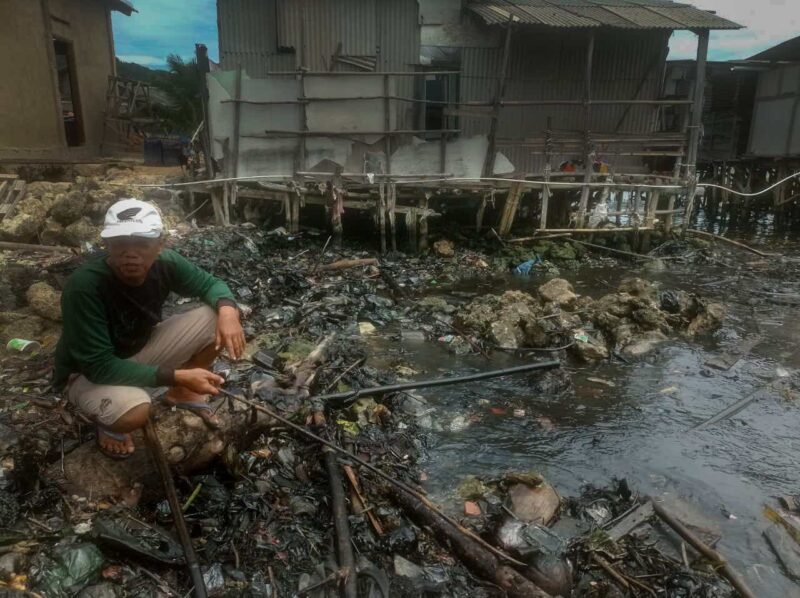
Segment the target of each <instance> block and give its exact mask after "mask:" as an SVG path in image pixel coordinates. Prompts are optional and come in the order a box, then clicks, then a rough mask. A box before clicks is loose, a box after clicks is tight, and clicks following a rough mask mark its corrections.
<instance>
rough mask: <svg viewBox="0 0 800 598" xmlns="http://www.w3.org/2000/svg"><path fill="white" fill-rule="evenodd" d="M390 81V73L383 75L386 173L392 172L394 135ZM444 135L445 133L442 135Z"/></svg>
mask: <svg viewBox="0 0 800 598" xmlns="http://www.w3.org/2000/svg"><path fill="white" fill-rule="evenodd" d="M390 95H391V93H390V81H389V75H384V76H383V130H384V131H385V132H386V134H385V135H384V136H383V151H384V153H385V154H386V174H392V136H391V135H390V134H389V131H391V130H392V105H391V100H390V99H389V96H390ZM442 137H444V135H442Z"/></svg>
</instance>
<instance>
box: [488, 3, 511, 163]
mask: <svg viewBox="0 0 800 598" xmlns="http://www.w3.org/2000/svg"><path fill="white" fill-rule="evenodd" d="M513 21H514V17H513V15H509V17H508V24H507V25H506V42H505V45H504V46H503V62H502V66H501V67H500V76H499V77H498V79H497V89H496V91H495V94H494V106H493V111H492V122H491V124H490V125H489V145H488V146H487V148H486V157H485V158H484V161H483V171H482V174H481V176H482V177H489V176H492V174H494V162H495V158H496V157H497V127H498V124H499V121H500V106H501V103H502V101H503V96H504V95H505V93H506V81H507V74H508V59H509V55H510V54H511V33H512V31H513V27H514V23H513Z"/></svg>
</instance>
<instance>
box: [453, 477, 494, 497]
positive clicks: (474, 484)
mask: <svg viewBox="0 0 800 598" xmlns="http://www.w3.org/2000/svg"><path fill="white" fill-rule="evenodd" d="M488 491H489V489H488V488H487V487H486V484H484V483H483V482H482V481H481V480H479V479H478V478H476V477H475V476H467V477H466V478H465V479H464V481H463V482H461V484H460V485H459V487H458V496H459V498H461V500H464V501H467V500H482V499H483V498H484V497H485V496H486V493H487V492H488Z"/></svg>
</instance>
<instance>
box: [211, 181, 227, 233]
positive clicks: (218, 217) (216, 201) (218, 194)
mask: <svg viewBox="0 0 800 598" xmlns="http://www.w3.org/2000/svg"><path fill="white" fill-rule="evenodd" d="M211 207H212V208H214V221H215V222H216V223H217V224H218V225H223V224H225V213H224V212H223V210H222V190H221V189H220V188H219V187H214V188H213V189H212V190H211Z"/></svg>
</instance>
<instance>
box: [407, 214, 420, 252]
mask: <svg viewBox="0 0 800 598" xmlns="http://www.w3.org/2000/svg"><path fill="white" fill-rule="evenodd" d="M406 228H407V229H408V244H409V246H410V247H411V251H412V252H413V253H417V251H418V250H419V248H418V247H417V210H416V208H411V209H410V210H409V211H408V212H406Z"/></svg>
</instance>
